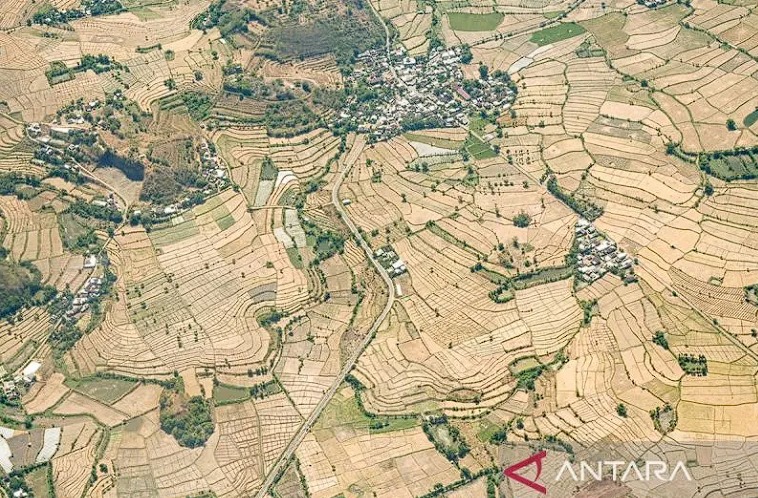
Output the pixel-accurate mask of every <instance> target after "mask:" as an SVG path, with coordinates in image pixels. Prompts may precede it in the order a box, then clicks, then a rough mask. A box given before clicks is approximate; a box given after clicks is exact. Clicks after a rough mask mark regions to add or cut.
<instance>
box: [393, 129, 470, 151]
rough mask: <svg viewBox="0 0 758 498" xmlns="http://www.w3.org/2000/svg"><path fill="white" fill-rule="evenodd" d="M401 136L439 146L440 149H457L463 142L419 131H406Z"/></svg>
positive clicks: (412, 140)
mask: <svg viewBox="0 0 758 498" xmlns="http://www.w3.org/2000/svg"><path fill="white" fill-rule="evenodd" d="M403 136H404V137H405V138H406V139H408V140H409V141H411V142H419V143H422V144H427V145H433V146H434V147H440V148H442V149H451V150H454V151H457V150H458V149H460V148H461V147H462V146H463V142H461V141H459V140H447V139H445V138H436V137H430V136H428V135H422V134H420V133H406V134H404V135H403Z"/></svg>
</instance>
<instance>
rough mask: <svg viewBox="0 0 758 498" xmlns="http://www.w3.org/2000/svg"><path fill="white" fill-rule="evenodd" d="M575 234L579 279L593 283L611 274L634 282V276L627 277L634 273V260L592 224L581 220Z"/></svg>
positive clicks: (577, 223) (577, 224)
mask: <svg viewBox="0 0 758 498" xmlns="http://www.w3.org/2000/svg"><path fill="white" fill-rule="evenodd" d="M575 233H576V243H577V248H578V250H579V256H578V261H577V269H576V270H577V274H578V277H579V279H581V280H583V281H584V282H587V283H592V282H594V281H595V280H597V279H599V278H600V277H602V276H603V275H605V274H606V273H608V272H611V273H613V274H615V275H618V276H619V277H620V278H622V279H624V281H632V280H634V276H633V275H627V273H630V274H631V273H632V272H633V269H632V266H633V262H632V259H631V258H630V257H629V255H628V254H626V253H625V252H623V251H621V250H619V248H618V246H617V245H616V243H615V242H613V241H612V240H610V239H609V238H607V237H606V236H605V235H603V234H602V233H600V232H599V231H598V230H597V229H596V228H595V226H594V225H593V224H592V223H590V222H589V221H587V220H585V219H584V218H580V219H579V220H578V221H577V222H576V227H575Z"/></svg>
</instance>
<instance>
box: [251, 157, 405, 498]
mask: <svg viewBox="0 0 758 498" xmlns="http://www.w3.org/2000/svg"><path fill="white" fill-rule="evenodd" d="M352 166H353V164H352V163H350V164H347V165H346V166H345V168H344V169H343V170H342V171H341V172H340V174H339V176H338V177H337V180H336V182H335V183H334V187H333V188H332V204H333V205H334V207H335V208H336V209H337V212H339V213H340V216H342V219H343V221H344V222H345V224H346V225H347V227H348V228H349V229H350V231H351V232H352V233H353V235H354V236H355V238H356V240H358V243H359V244H360V246H361V248H362V249H363V251H364V252H365V253H366V257H367V258H368V259H369V261H371V263H372V264H373V265H374V267H375V268H376V270H377V271H378V272H379V275H381V276H382V279H383V280H384V283H385V284H387V292H388V297H387V304H386V305H385V306H384V309H383V310H382V312H381V313H380V314H379V316H378V317H377V318H376V320H374V323H373V324H372V325H371V328H369V330H368V332H367V333H366V336H365V337H364V338H363V341H361V343H360V345H359V346H358V347H357V348H356V349H355V351H353V353H352V354H351V355H350V357H349V358H348V359H347V361H346V362H345V365H344V366H343V367H342V370H340V372H339V374H337V377H336V378H335V379H334V381H333V382H332V385H331V386H329V389H327V390H326V392H325V393H324V396H323V397H322V398H321V400H320V401H319V402H318V404H317V405H316V407H315V408H314V409H313V411H312V412H311V413H310V415H308V418H306V419H305V422H303V425H301V426H300V429H298V431H297V432H296V433H295V435H294V436H293V437H292V439H291V440H290V442H289V444H288V445H287V448H286V449H285V450H284V453H282V455H281V456H280V457H279V460H277V462H276V464H274V466H273V467H271V470H269V471H268V475H267V476H266V479H265V480H264V481H263V485H262V486H261V488H260V489H259V490H258V493H257V494H256V495H255V496H256V497H257V498H263V497H265V496H266V494H267V492H268V489H269V488H270V487H271V486H272V485H273V484H274V479H276V476H277V475H278V474H279V472H280V471H281V470H283V469H284V468H285V466H286V465H287V463H288V462H289V459H290V457H291V456H292V455H294V453H295V450H297V448H298V446H300V443H302V442H303V439H305V436H306V435H307V434H308V431H310V430H311V427H313V424H314V423H316V420H317V419H318V417H319V415H321V412H322V411H324V408H326V405H327V404H329V401H331V399H332V397H334V395H335V394H336V393H337V389H338V388H339V387H340V385H341V384H342V382H343V381H344V380H345V377H346V376H347V374H348V373H350V370H352V368H353V366H354V365H355V363H356V362H357V361H358V358H359V357H360V355H361V354H362V353H363V351H364V350H365V349H366V347H367V346H368V344H369V343H370V342H371V339H372V338H373V336H374V333H375V332H376V331H377V329H378V328H379V326H380V325H381V324H382V322H383V321H384V319H385V318H387V315H388V314H389V312H390V310H391V309H392V305H393V304H394V302H395V284H394V282H392V279H391V278H390V276H389V274H388V273H387V271H386V270H385V269H384V268H383V267H382V265H380V264H379V262H378V261H376V259H374V251H372V250H371V248H370V247H369V246H368V244H367V243H366V241H365V240H363V237H361V235H360V233H359V232H358V228H357V227H356V226H355V224H354V223H353V222H352V220H350V218H349V217H348V215H347V213H346V212H345V208H344V206H343V205H342V201H340V198H339V190H340V187H341V186H342V182H343V181H344V180H345V177H346V176H347V174H348V173H349V172H350V169H351V168H352Z"/></svg>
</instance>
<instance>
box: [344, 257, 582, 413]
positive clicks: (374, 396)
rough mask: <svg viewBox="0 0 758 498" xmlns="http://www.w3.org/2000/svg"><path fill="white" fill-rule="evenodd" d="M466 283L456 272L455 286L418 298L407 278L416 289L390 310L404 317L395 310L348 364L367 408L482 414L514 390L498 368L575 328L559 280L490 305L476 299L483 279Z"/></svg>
mask: <svg viewBox="0 0 758 498" xmlns="http://www.w3.org/2000/svg"><path fill="white" fill-rule="evenodd" d="M408 264H409V268H411V267H412V266H411V265H412V264H413V263H411V262H410V261H408ZM429 265H430V266H431V265H432V263H429ZM435 266H437V267H438V268H439V266H438V265H435ZM461 271H465V270H464V269H461ZM419 273H421V272H419ZM459 275H460V273H459ZM411 278H413V275H411ZM467 280H469V281H468V282H466V281H465V280H464V281H460V277H459V280H458V282H457V283H458V285H457V287H456V286H454V285H448V286H447V288H446V289H441V290H439V291H438V292H437V293H436V294H435V295H430V296H425V295H423V293H424V290H426V289H424V290H421V291H416V288H417V287H421V285H422V284H417V283H416V281H415V280H414V286H415V287H414V288H413V291H416V292H417V294H416V293H414V294H410V293H411V292H413V291H412V290H411V289H410V288H408V287H409V286H408V285H406V286H405V288H404V290H403V292H404V295H405V296H407V297H403V298H402V300H401V304H400V305H398V306H399V307H400V306H401V307H402V309H403V311H398V312H397V314H399V315H405V316H406V317H407V318H406V319H405V321H404V322H403V321H400V320H399V319H398V318H397V315H396V316H395V319H394V320H391V321H390V323H389V324H388V325H387V326H386V327H385V328H384V329H383V330H380V332H379V334H378V336H377V339H376V340H375V341H374V342H373V343H372V344H371V345H370V346H369V348H368V349H367V351H366V353H365V354H364V356H363V357H362V358H361V360H360V361H359V363H358V367H357V369H356V376H357V377H359V378H360V379H362V380H364V381H365V383H366V384H367V385H368V386H371V389H370V390H369V391H367V393H366V397H365V400H364V402H365V403H366V405H367V407H369V408H370V409H371V410H373V411H376V412H379V413H407V412H408V411H418V410H422V409H424V410H425V409H434V408H438V409H443V410H446V411H452V412H461V411H462V412H464V413H470V414H475V413H482V412H483V411H485V410H486V409H488V408H492V407H493V406H496V405H497V404H499V403H502V402H503V401H505V400H506V399H507V398H508V397H509V396H510V395H511V394H512V393H513V391H514V388H515V379H513V378H512V377H510V376H507V375H506V376H503V375H502V370H503V365H507V364H509V363H511V362H513V361H515V360H516V359H518V358H521V357H526V356H535V355H536V356H543V357H545V356H549V355H551V354H553V353H555V352H557V351H558V350H559V349H561V348H562V347H564V346H565V345H566V344H567V343H568V341H569V339H570V338H571V337H572V335H573V334H575V333H576V331H577V329H578V324H579V321H580V320H579V319H580V314H581V313H580V310H579V307H578V304H577V303H576V302H575V301H574V300H573V299H572V298H571V286H570V283H569V282H567V281H560V282H556V283H553V284H546V285H543V286H539V287H534V288H531V289H526V290H523V291H519V292H517V294H516V299H514V300H512V301H510V302H509V303H506V304H497V303H494V302H492V301H490V300H488V299H486V298H484V297H483V296H482V293H483V292H484V290H483V289H482V286H483V284H484V283H485V282H483V280H484V279H481V278H479V277H471V278H469V279H467ZM476 280H480V281H478V282H477V281H476ZM424 283H427V282H424ZM427 285H428V284H427ZM432 305H438V308H437V310H438V312H439V316H436V314H435V312H434V309H433V308H432Z"/></svg>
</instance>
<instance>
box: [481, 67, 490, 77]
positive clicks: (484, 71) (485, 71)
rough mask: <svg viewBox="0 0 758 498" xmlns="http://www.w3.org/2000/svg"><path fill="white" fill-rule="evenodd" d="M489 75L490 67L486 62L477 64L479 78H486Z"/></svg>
mask: <svg viewBox="0 0 758 498" xmlns="http://www.w3.org/2000/svg"><path fill="white" fill-rule="evenodd" d="M489 77H490V68H488V67H487V65H486V64H480V65H479V78H481V79H483V80H486V79H488V78H489Z"/></svg>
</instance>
